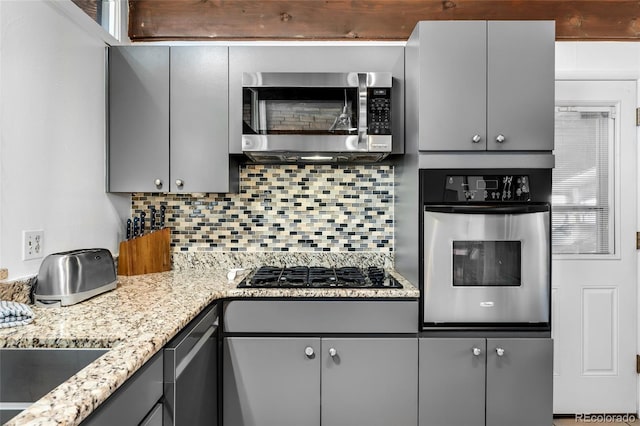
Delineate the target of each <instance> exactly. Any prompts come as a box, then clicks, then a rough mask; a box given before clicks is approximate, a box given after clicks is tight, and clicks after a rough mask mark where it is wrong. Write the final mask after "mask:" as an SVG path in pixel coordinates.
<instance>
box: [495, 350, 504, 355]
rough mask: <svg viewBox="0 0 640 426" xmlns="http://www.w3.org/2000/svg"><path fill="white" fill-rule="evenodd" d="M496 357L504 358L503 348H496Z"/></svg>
mask: <svg viewBox="0 0 640 426" xmlns="http://www.w3.org/2000/svg"><path fill="white" fill-rule="evenodd" d="M496 355H498V356H504V349H503V348H496Z"/></svg>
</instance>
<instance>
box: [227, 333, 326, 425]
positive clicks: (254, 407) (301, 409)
mask: <svg viewBox="0 0 640 426" xmlns="http://www.w3.org/2000/svg"><path fill="white" fill-rule="evenodd" d="M223 347H224V349H223V368H224V370H223V371H224V373H223V425H226V426H320V339H319V338H303V337H300V338H298V337H291V338H289V337H282V338H276V337H268V338H267V337H229V338H225V339H224V345H223Z"/></svg>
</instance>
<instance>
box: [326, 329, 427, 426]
mask: <svg viewBox="0 0 640 426" xmlns="http://www.w3.org/2000/svg"><path fill="white" fill-rule="evenodd" d="M332 349H333V350H335V354H334V355H333V356H331V355H330V351H331V350H332ZM331 353H333V352H331ZM417 370H418V340H417V339H416V338H371V339H365V338H363V339H360V338H353V339H338V338H336V339H323V340H322V392H321V393H322V395H321V401H322V426H344V425H367V426H376V425H379V426H389V425H394V426H404V425H406V426H415V425H416V423H417V406H418V401H417V392H418V373H417Z"/></svg>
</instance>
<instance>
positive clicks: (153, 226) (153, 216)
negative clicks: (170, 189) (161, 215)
mask: <svg viewBox="0 0 640 426" xmlns="http://www.w3.org/2000/svg"><path fill="white" fill-rule="evenodd" d="M149 222H150V223H149V228H151V229H150V230H151V231H152V232H153V231H155V230H156V208H155V207H151V217H150V218H149Z"/></svg>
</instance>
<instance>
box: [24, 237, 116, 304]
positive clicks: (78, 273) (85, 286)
mask: <svg viewBox="0 0 640 426" xmlns="http://www.w3.org/2000/svg"><path fill="white" fill-rule="evenodd" d="M116 283H117V278H116V267H115V263H114V261H113V256H112V255H111V252H110V251H109V250H107V249H81V250H72V251H66V252H62V253H54V254H50V255H48V256H47V257H45V259H44V260H43V261H42V264H41V265H40V270H39V272H38V278H37V282H36V285H35V291H34V293H33V298H34V302H35V304H36V305H39V306H68V305H73V304H75V303H79V302H82V301H83V300H87V299H89V298H91V297H93V296H97V295H98V294H101V293H104V292H105V291H109V290H113V289H114V288H116Z"/></svg>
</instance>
